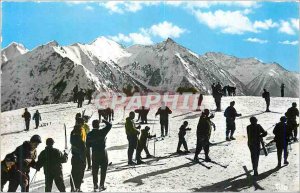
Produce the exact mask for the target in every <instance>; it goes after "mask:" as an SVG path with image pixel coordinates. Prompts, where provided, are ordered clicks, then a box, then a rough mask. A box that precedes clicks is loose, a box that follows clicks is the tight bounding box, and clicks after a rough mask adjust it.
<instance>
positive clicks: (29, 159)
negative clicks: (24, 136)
mask: <svg viewBox="0 0 300 193" xmlns="http://www.w3.org/2000/svg"><path fill="white" fill-rule="evenodd" d="M40 143H42V140H41V137H40V136H39V135H33V136H32V137H31V138H30V141H25V142H24V143H23V144H22V145H20V146H19V147H17V148H16V150H15V151H14V152H13V154H14V155H15V156H16V157H17V162H16V167H14V168H13V169H12V171H11V172H12V173H11V180H10V181H9V187H8V192H16V190H17V189H18V186H19V185H20V186H21V192H29V182H30V179H29V173H30V168H31V167H32V168H36V166H37V164H36V161H35V159H36V156H37V153H36V148H37V147H38V146H39V144H40Z"/></svg>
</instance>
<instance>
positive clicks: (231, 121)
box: [224, 101, 242, 141]
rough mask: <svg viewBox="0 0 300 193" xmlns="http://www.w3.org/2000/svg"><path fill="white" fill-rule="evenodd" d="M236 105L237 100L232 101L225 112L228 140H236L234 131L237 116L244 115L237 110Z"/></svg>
mask: <svg viewBox="0 0 300 193" xmlns="http://www.w3.org/2000/svg"><path fill="white" fill-rule="evenodd" d="M234 105H235V102H234V101H231V102H230V106H229V107H227V109H226V110H225V112H224V116H225V117H226V141H231V140H235V138H234V137H233V134H234V131H235V129H236V127H235V118H236V117H239V116H242V114H239V113H237V112H236V110H235V108H234ZM229 133H230V137H229Z"/></svg>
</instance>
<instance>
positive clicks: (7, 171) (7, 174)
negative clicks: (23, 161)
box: [1, 153, 17, 192]
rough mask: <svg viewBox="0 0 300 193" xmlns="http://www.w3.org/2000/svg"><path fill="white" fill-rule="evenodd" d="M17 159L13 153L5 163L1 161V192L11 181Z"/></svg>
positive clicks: (6, 157)
mask: <svg viewBox="0 0 300 193" xmlns="http://www.w3.org/2000/svg"><path fill="white" fill-rule="evenodd" d="M16 162H17V157H16V155H14V154H13V153H10V154H7V155H6V156H5V158H4V160H3V161H1V192H3V187H4V186H5V184H6V183H7V182H8V181H9V180H10V179H11V173H12V172H11V171H12V169H13V168H14V167H15V165H16Z"/></svg>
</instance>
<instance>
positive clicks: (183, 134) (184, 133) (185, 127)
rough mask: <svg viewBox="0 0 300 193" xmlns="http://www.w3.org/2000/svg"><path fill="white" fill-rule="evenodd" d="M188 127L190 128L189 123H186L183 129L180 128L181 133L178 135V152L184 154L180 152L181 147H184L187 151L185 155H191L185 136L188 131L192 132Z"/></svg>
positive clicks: (182, 126)
mask: <svg viewBox="0 0 300 193" xmlns="http://www.w3.org/2000/svg"><path fill="white" fill-rule="evenodd" d="M187 126H188V122H187V121H184V122H183V125H181V127H180V128H179V133H178V138H179V141H178V145H177V151H176V152H177V153H183V151H181V150H180V147H181V145H183V147H184V149H185V151H184V153H191V152H190V151H189V149H188V146H187V144H186V140H185V138H184V136H185V135H186V131H190V130H191V128H187Z"/></svg>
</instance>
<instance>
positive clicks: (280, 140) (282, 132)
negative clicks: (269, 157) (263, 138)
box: [273, 117, 289, 168]
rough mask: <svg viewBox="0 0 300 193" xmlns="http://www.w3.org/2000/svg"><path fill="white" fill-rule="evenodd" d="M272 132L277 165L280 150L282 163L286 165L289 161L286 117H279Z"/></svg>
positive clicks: (279, 159)
mask: <svg viewBox="0 0 300 193" xmlns="http://www.w3.org/2000/svg"><path fill="white" fill-rule="evenodd" d="M273 133H274V135H275V137H274V141H275V143H276V148H277V159H278V164H277V167H278V168H280V167H281V157H282V151H283V152H284V153H283V157H284V164H285V165H287V164H289V162H288V161H287V158H288V150H287V146H288V142H289V138H288V135H289V134H288V130H287V125H286V117H281V118H280V122H279V123H277V124H276V126H275V128H274V130H273Z"/></svg>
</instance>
